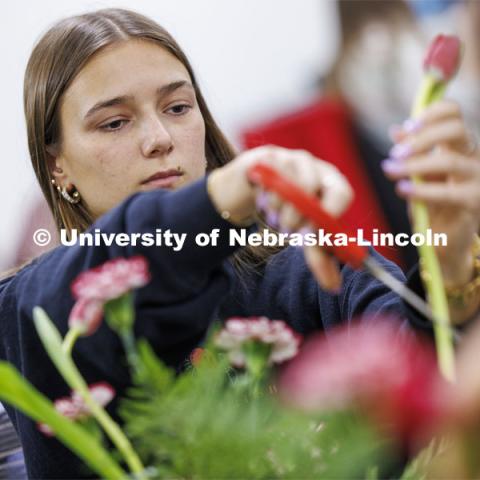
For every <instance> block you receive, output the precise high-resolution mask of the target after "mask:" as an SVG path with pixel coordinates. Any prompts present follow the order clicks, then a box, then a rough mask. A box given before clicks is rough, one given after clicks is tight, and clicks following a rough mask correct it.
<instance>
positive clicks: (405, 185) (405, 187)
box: [397, 180, 413, 195]
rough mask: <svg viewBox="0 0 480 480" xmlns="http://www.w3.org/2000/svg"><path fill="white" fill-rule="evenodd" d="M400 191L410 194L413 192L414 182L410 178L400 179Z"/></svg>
mask: <svg viewBox="0 0 480 480" xmlns="http://www.w3.org/2000/svg"><path fill="white" fill-rule="evenodd" d="M397 189H398V191H399V192H401V193H404V194H406V195H409V194H411V193H412V192H413V183H412V182H411V181H410V180H400V181H399V182H398V183H397Z"/></svg>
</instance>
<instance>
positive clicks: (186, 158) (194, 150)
mask: <svg viewBox="0 0 480 480" xmlns="http://www.w3.org/2000/svg"><path fill="white" fill-rule="evenodd" d="M194 120H195V121H192V122H191V123H190V124H189V125H188V128H183V129H179V131H178V132H177V135H176V137H177V138H176V141H175V144H176V147H177V152H178V153H179V155H178V156H177V159H178V160H179V161H180V162H181V165H182V166H183V167H184V168H185V169H186V170H187V172H188V173H189V175H190V176H191V177H192V179H194V178H195V179H197V178H199V177H201V176H203V175H204V174H205V169H206V162H205V125H204V122H203V118H202V117H201V116H200V115H199V116H198V118H195V119H194Z"/></svg>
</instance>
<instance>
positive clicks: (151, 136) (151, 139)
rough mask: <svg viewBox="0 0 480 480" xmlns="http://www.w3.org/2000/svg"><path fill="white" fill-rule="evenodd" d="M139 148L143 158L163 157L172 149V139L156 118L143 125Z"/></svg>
mask: <svg viewBox="0 0 480 480" xmlns="http://www.w3.org/2000/svg"><path fill="white" fill-rule="evenodd" d="M141 148H142V153H143V155H144V156H145V157H155V156H158V155H165V154H166V153H169V152H170V151H171V150H172V149H173V142H172V137H171V135H170V133H169V132H168V130H167V129H166V128H165V126H164V125H163V123H162V122H161V120H160V119H159V118H158V117H155V118H151V119H150V120H149V121H148V122H147V125H145V129H144V135H143V139H142V146H141Z"/></svg>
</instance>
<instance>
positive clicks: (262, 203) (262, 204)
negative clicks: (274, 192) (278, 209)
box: [255, 191, 268, 212]
mask: <svg viewBox="0 0 480 480" xmlns="http://www.w3.org/2000/svg"><path fill="white" fill-rule="evenodd" d="M255 206H256V207H257V210H259V211H261V212H264V211H265V210H266V209H267V207H268V194H267V192H263V191H262V192H260V193H259V194H258V195H257V198H256V200H255Z"/></svg>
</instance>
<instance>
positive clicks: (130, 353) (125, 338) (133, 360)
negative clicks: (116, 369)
mask: <svg viewBox="0 0 480 480" xmlns="http://www.w3.org/2000/svg"><path fill="white" fill-rule="evenodd" d="M119 335H120V339H121V340H122V344H123V349H124V350H125V354H126V355H127V362H128V365H129V367H130V370H131V373H132V375H133V374H135V373H138V368H139V364H140V363H139V359H138V352H137V347H136V345H135V337H134V335H133V332H132V330H131V329H130V330H122V331H121V332H120V333H119Z"/></svg>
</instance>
